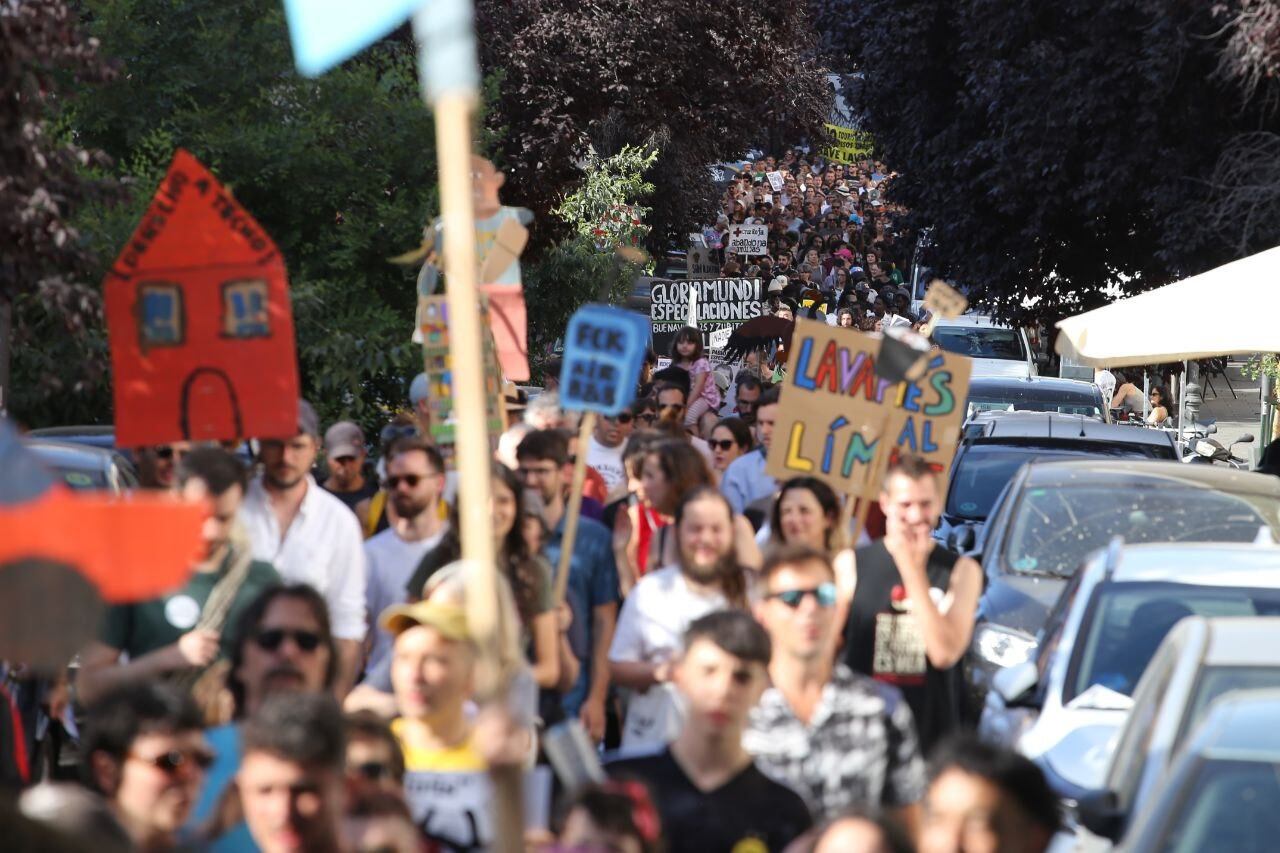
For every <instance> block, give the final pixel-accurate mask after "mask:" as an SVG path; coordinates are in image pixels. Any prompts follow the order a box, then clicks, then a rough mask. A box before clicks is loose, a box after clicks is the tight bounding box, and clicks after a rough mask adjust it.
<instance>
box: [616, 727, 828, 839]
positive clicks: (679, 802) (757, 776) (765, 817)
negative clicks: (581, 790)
mask: <svg viewBox="0 0 1280 853" xmlns="http://www.w3.org/2000/svg"><path fill="white" fill-rule="evenodd" d="M608 771H609V775H610V776H612V777H613V778H615V779H639V780H640V781H641V782H644V783H645V785H646V786H647V787H648V788H649V792H650V794H651V795H652V796H653V801H654V805H656V806H657V809H658V815H659V816H660V817H661V819H662V835H663V838H665V839H666V842H667V850H668V851H670V853H684V851H688V853H732V851H733V850H735V849H741V850H760V849H761V848H760V847H759V846H758V845H759V844H763V845H764V848H763V849H765V850H770V851H780V850H782V849H783V848H784V847H786V846H787V845H788V844H790V843H791V842H792V841H794V840H795V839H796V838H797V837H799V836H800V835H801V834H802V833H804V832H805V830H807V829H808V828H809V827H810V826H811V825H812V823H813V821H812V819H811V818H810V817H809V810H808V808H806V807H805V804H804V800H802V799H800V795H799V794H797V793H796V792H795V791H793V790H791V789H790V788H788V787H786V786H785V785H780V784H778V783H777V782H774V781H773V780H771V779H769V778H768V777H766V776H765V775H764V774H763V773H761V772H760V771H759V770H757V769H756V766H755V764H750V765H748V766H747V768H746V769H745V770H743V771H742V772H741V773H739V774H738V775H737V776H735V777H733V778H732V779H730V780H729V781H728V782H726V783H725V784H723V785H721V786H720V787H719V788H716V789H715V790H714V791H702V790H700V789H699V788H698V787H697V786H695V785H694V784H693V782H692V781H691V780H690V779H689V777H688V776H686V775H685V774H684V770H682V769H681V768H680V765H679V764H678V763H677V762H676V760H675V758H674V757H672V755H671V750H670V749H664V750H663V751H662V752H660V753H658V754H657V755H650V756H645V757H643V758H626V759H622V760H620V761H613V762H610V763H609V766H608ZM753 841H754V842H755V843H754V844H753V843H752V842H753ZM743 842H747V844H743ZM738 845H742V846H741V847H740V848H739V847H738ZM748 845H751V846H748Z"/></svg>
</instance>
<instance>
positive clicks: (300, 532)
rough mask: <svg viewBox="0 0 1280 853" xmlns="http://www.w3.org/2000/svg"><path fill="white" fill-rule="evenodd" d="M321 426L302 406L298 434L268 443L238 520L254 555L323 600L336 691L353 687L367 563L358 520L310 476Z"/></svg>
mask: <svg viewBox="0 0 1280 853" xmlns="http://www.w3.org/2000/svg"><path fill="white" fill-rule="evenodd" d="M319 434H320V420H319V418H317V417H316V412H315V409H313V408H311V404H309V403H308V402H307V401H306V400H299V401H298V434H297V435H295V436H293V437H292V438H289V439H285V440H281V439H263V440H262V441H261V448H260V451H259V454H258V455H259V459H260V460H261V462H262V476H261V477H259V478H257V479H255V480H253V482H251V483H250V484H249V491H248V494H247V495H246V496H245V501H244V507H243V508H242V509H241V511H240V517H241V520H242V521H243V522H244V525H245V528H246V529H247V530H248V532H249V538H250V540H251V541H252V542H253V555H254V556H255V557H256V558H258V559H259V560H265V561H267V562H269V563H271V564H272V565H273V566H275V567H276V571H278V572H279V573H280V577H282V578H284V580H285V581H287V582H288V583H304V584H307V585H309V586H311V587H313V588H315V590H316V591H317V592H319V593H320V594H321V595H322V596H324V600H325V602H326V603H327V604H328V609H329V618H330V619H332V620H333V633H334V636H335V637H336V638H337V641H338V656H339V670H338V672H339V676H338V679H337V681H336V682H335V684H334V693H335V694H336V695H337V696H339V697H342V696H345V695H346V693H347V691H348V690H350V689H351V685H352V684H354V683H355V678H356V673H357V672H358V670H359V667H360V658H361V653H362V651H363V643H364V638H365V629H366V625H365V614H364V607H365V600H364V590H365V573H366V569H365V557H364V549H363V548H361V543H362V541H363V540H362V537H361V535H360V522H359V521H358V520H357V519H356V517H355V516H354V515H353V514H352V513H351V511H350V510H349V509H347V507H346V505H345V504H343V503H342V501H340V500H338V499H337V498H335V497H334V496H333V495H331V494H329V493H328V492H326V491H325V490H324V489H322V488H320V486H319V484H318V483H316V481H315V480H314V479H313V478H312V476H311V468H312V466H314V465H315V462H316V453H317V451H318V449H319V447H320V439H319Z"/></svg>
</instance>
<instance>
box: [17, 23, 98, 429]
mask: <svg viewBox="0 0 1280 853" xmlns="http://www.w3.org/2000/svg"><path fill="white" fill-rule="evenodd" d="M109 76H110V69H109V68H108V67H107V65H106V64H105V63H104V62H103V61H102V60H101V59H100V58H99V56H98V53H97V45H96V43H95V42H93V41H91V40H88V39H86V38H85V37H84V36H83V35H82V33H81V32H80V28H79V26H78V21H77V19H76V16H75V15H74V14H72V13H71V12H70V11H69V10H68V8H67V4H66V3H63V2H61V0H23V2H18V3H8V2H7V3H0V408H6V407H9V406H10V404H11V398H12V396H13V394H12V388H11V387H10V381H9V357H10V354H11V351H12V350H17V349H26V348H28V347H32V346H34V344H35V342H36V341H38V340H45V341H48V340H53V339H61V340H62V342H63V344H64V345H66V346H68V352H69V353H73V354H76V355H79V356H80V357H82V358H84V360H85V362H86V364H85V370H86V372H87V374H88V375H91V376H95V375H96V376H99V377H100V376H101V366H102V365H101V359H100V358H98V359H96V360H95V359H93V358H89V357H87V356H89V355H90V353H89V352H88V351H86V350H85V349H83V345H84V343H85V341H84V338H85V335H84V332H85V330H86V328H87V327H92V326H93V325H95V324H97V323H100V322H101V310H102V307H101V300H100V298H99V295H98V292H97V290H96V288H93V287H88V286H85V284H84V282H85V281H87V280H91V279H90V278H89V276H91V275H92V271H93V269H94V265H93V258H92V255H91V253H90V252H89V251H88V250H87V248H86V245H85V241H84V240H82V239H81V236H80V234H79V233H78V232H77V231H76V229H75V228H74V227H72V225H71V224H70V222H69V219H70V215H71V213H72V211H73V210H74V209H75V208H76V206H77V205H79V204H81V203H83V202H85V201H86V200H88V199H90V198H93V197H98V196H101V195H103V194H106V193H109V192H110V190H111V186H110V184H109V183H108V182H102V181H97V180H94V179H91V178H89V177H88V176H87V172H86V170H87V169H88V168H89V167H92V166H102V165H105V161H104V159H103V158H102V156H101V155H100V154H98V153H95V152H93V151H90V150H87V149H84V148H81V147H79V146H77V145H74V144H71V143H69V142H67V141H65V140H61V139H59V138H58V136H57V134H56V133H55V131H54V129H53V127H52V124H51V123H52V122H53V121H54V120H55V119H56V117H57V115H58V110H59V104H60V101H59V93H60V92H64V91H66V90H67V88H68V87H71V86H74V85H76V84H84V83H88V82H92V81H100V80H103V79H106V78H107V77H109ZM15 307H16V309H17V311H18V313H19V315H22V314H23V313H24V312H25V310H26V309H31V311H32V313H33V314H34V315H36V317H38V319H39V321H40V322H39V323H38V324H24V323H19V324H16V325H15V326H13V328H12V329H11V324H12V316H13V315H12V312H13V311H14V309H15ZM53 367H54V366H53V365H44V366H41V365H39V364H37V365H36V366H35V369H34V370H32V371H31V375H30V376H29V377H28V378H29V379H30V380H31V382H30V384H29V386H28V387H27V388H26V389H24V390H25V391H26V392H27V393H29V394H33V395H45V396H47V395H56V394H60V393H62V392H63V391H64V390H70V389H64V388H63V387H62V386H61V383H60V377H59V373H58V371H57V370H56V369H53Z"/></svg>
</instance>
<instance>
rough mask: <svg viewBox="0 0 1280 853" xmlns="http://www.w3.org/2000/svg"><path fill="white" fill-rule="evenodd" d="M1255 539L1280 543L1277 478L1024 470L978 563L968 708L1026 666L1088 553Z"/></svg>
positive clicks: (991, 520) (1170, 469) (1101, 464)
mask: <svg viewBox="0 0 1280 853" xmlns="http://www.w3.org/2000/svg"><path fill="white" fill-rule="evenodd" d="M1118 429H1126V428H1125V427H1118ZM1131 429H1134V431H1138V430H1137V428H1131ZM1141 431H1142V432H1151V431H1150V430H1141ZM1260 530H1262V531H1264V532H1263V535H1264V536H1266V537H1268V538H1270V539H1273V540H1280V479H1277V478H1275V477H1271V476H1267V475H1262V474H1251V473H1245V472H1243V471H1236V470H1233V469H1230V468H1225V467H1213V466H1209V465H1184V464H1183V463H1181V462H1135V461H1123V460H1101V459H1091V460H1080V461H1072V462H1032V463H1030V464H1027V465H1024V466H1023V467H1022V468H1021V469H1019V470H1018V472H1017V473H1016V474H1015V475H1014V477H1013V479H1012V481H1010V483H1009V485H1008V488H1006V489H1005V490H1004V493H1003V495H1002V496H1001V498H1000V500H999V501H998V502H997V504H996V505H995V506H994V507H993V508H992V511H991V515H990V516H989V517H988V519H987V526H986V534H987V535H986V538H985V541H984V542H982V543H981V547H980V549H979V550H980V552H981V553H975V554H974V556H975V557H977V558H978V559H979V560H980V562H981V563H982V569H983V575H984V576H985V577H984V579H985V586H986V590H985V592H984V593H983V595H982V599H981V600H980V601H979V603H978V624H977V626H976V627H975V629H974V634H973V642H972V644H971V645H970V648H969V653H968V657H967V660H966V665H965V671H966V675H967V679H968V683H969V700H970V701H971V702H974V703H976V704H972V705H970V707H971V708H981V707H982V700H983V697H985V695H986V691H987V689H988V688H989V687H990V685H991V678H992V677H993V676H994V675H995V673H996V672H998V671H999V670H1000V669H1002V668H1004V667H1007V666H1011V665H1013V664H1017V663H1021V662H1022V660H1023V659H1024V658H1025V653H1026V651H1027V650H1028V649H1030V648H1031V647H1032V645H1033V643H1034V641H1035V637H1036V633H1037V632H1038V631H1039V630H1040V629H1041V628H1043V627H1044V623H1045V620H1046V618H1047V617H1048V614H1049V611H1050V609H1051V608H1052V607H1053V605H1054V602H1055V601H1057V599H1058V596H1059V593H1061V591H1062V589H1063V587H1065V586H1066V583H1067V580H1068V579H1069V578H1070V577H1071V576H1072V575H1074V574H1075V572H1076V569H1077V568H1078V567H1079V566H1080V564H1081V563H1082V562H1083V561H1084V559H1085V557H1086V556H1087V555H1088V554H1089V553H1090V552H1092V551H1095V550H1097V549H1099V548H1103V547H1105V546H1106V545H1107V543H1108V542H1110V541H1111V540H1113V539H1114V538H1115V537H1117V536H1119V537H1121V538H1122V539H1123V540H1124V542H1125V543H1126V544H1134V545H1137V544H1143V543H1164V542H1252V541H1254V540H1255V539H1257V538H1258V536H1259V531H1260Z"/></svg>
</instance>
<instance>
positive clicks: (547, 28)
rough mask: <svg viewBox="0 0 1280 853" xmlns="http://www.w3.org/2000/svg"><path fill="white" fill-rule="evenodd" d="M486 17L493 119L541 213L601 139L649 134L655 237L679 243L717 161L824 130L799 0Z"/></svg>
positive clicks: (552, 1)
mask: <svg viewBox="0 0 1280 853" xmlns="http://www.w3.org/2000/svg"><path fill="white" fill-rule="evenodd" d="M477 20H478V27H479V30H480V45H481V49H482V58H483V63H484V65H485V68H486V70H489V71H494V72H497V73H499V74H500V75H501V86H500V87H499V91H498V94H497V98H496V103H495V105H494V106H495V109H494V110H493V112H492V113H491V118H490V120H491V122H492V123H493V124H494V126H497V125H503V126H505V127H506V128H508V132H507V133H506V134H505V135H504V136H503V137H502V138H501V140H500V142H499V145H500V148H501V151H502V160H503V163H504V165H505V166H506V168H507V172H508V187H509V194H510V196H511V203H517V204H521V205H523V206H525V207H529V208H530V209H532V210H534V211H535V212H536V213H537V214H538V215H539V217H540V221H543V218H544V217H545V216H546V214H547V213H548V212H549V211H551V210H553V209H554V208H556V207H557V206H558V205H559V204H560V202H561V199H562V198H563V196H564V194H565V193H566V191H568V190H570V189H572V188H573V187H574V186H575V185H576V184H577V183H578V182H579V181H580V180H581V171H580V168H579V164H580V163H581V162H582V160H583V158H584V157H585V156H586V154H587V152H588V150H589V149H590V148H591V147H594V148H595V150H597V151H599V152H601V153H602V154H603V155H605V156H608V155H610V154H613V153H616V152H617V151H619V150H621V149H622V147H623V146H624V145H628V144H630V145H639V144H644V143H646V142H647V141H648V140H653V141H654V144H656V145H657V147H658V149H659V159H658V161H657V163H656V164H655V166H654V167H653V169H652V170H651V171H650V172H649V177H650V180H652V182H653V184H654V186H655V191H654V194H653V215H652V218H651V220H650V222H649V224H650V225H651V226H652V228H653V231H652V237H651V240H650V247H651V248H654V249H659V250H661V249H665V248H667V247H668V246H670V245H673V244H683V242H684V235H685V233H686V232H687V231H688V230H689V229H690V228H691V227H692V226H694V225H697V224H699V223H700V222H701V221H702V220H703V219H705V218H707V217H708V216H709V215H710V214H711V212H712V210H713V208H714V203H715V191H714V188H713V187H712V185H711V182H710V175H709V171H708V169H707V167H708V166H709V165H710V164H711V163H713V162H717V161H720V160H724V159H728V158H732V157H736V156H740V155H741V154H743V153H744V152H745V151H746V150H747V149H748V148H750V147H751V146H752V145H753V144H758V143H768V142H773V143H774V144H778V140H780V139H786V140H795V139H799V138H801V137H802V136H804V135H805V134H808V133H812V132H815V131H817V130H818V129H820V128H821V124H822V120H823V117H824V116H825V115H826V112H827V107H828V102H829V97H828V90H827V88H826V85H825V81H824V80H823V78H822V75H821V69H820V68H819V67H818V65H817V64H816V61H815V60H814V59H812V57H811V51H810V45H811V42H812V38H813V36H812V30H811V29H810V27H809V23H808V19H807V17H806V14H805V5H804V2H803V0H778V2H775V3H773V4H771V5H769V6H761V5H752V4H742V3H736V2H728V1H727V0H652V2H647V3H645V4H643V6H637V4H635V3H633V2H629V0H598V1H597V2H592V3H578V2H574V0H480V2H478V3H477ZM770 137H773V139H771V138H770ZM539 236H540V239H541V240H543V241H544V242H553V241H554V240H555V239H557V238H558V237H559V236H561V234H560V233H559V232H556V231H554V230H552V229H542V230H541V232H540V235H539Z"/></svg>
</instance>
